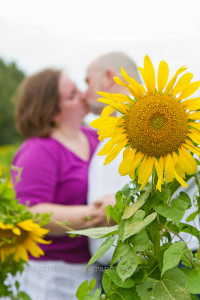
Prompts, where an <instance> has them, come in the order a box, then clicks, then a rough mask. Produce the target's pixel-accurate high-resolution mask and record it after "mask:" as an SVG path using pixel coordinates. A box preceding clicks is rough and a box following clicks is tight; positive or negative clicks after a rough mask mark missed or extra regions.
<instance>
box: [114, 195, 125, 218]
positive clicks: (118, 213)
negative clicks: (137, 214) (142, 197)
mask: <svg viewBox="0 0 200 300" xmlns="http://www.w3.org/2000/svg"><path fill="white" fill-rule="evenodd" d="M115 197H116V196H115ZM119 198H120V197H119ZM124 208H125V203H124V202H123V196H122V197H121V200H119V199H118V201H117V202H116V203H115V205H114V207H113V209H112V218H113V220H114V221H115V222H116V223H119V222H120V221H121V217H122V214H123V211H124Z"/></svg>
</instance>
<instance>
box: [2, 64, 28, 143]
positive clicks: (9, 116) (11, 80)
mask: <svg viewBox="0 0 200 300" xmlns="http://www.w3.org/2000/svg"><path fill="white" fill-rule="evenodd" d="M24 77H25V74H24V73H23V72H22V71H21V70H19V69H18V67H17V66H16V64H15V63H9V64H6V63H5V62H4V61H3V60H2V59H0V112H1V115H0V133H1V134H0V145H5V144H11V143H12V144H13V143H16V142H17V141H18V140H19V135H18V134H17V131H16V127H15V122H14V117H13V116H14V106H15V105H14V102H13V101H12V100H11V99H12V97H13V95H14V93H15V91H16V89H17V87H18V85H19V84H20V82H21V81H22V80H23V79H24Z"/></svg>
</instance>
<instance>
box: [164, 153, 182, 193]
mask: <svg viewBox="0 0 200 300" xmlns="http://www.w3.org/2000/svg"><path fill="white" fill-rule="evenodd" d="M174 177H175V178H176V179H177V181H178V182H179V183H180V184H181V185H182V186H183V187H187V184H186V182H185V181H184V180H183V179H182V178H181V177H180V176H179V175H178V174H177V172H176V170H175V168H174V160H173V158H172V156H171V154H168V155H167V157H166V158H165V181H166V182H172V181H173V180H174Z"/></svg>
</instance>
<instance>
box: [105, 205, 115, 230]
mask: <svg viewBox="0 0 200 300" xmlns="http://www.w3.org/2000/svg"><path fill="white" fill-rule="evenodd" d="M112 210H113V207H112V205H108V206H106V209H105V211H106V217H107V221H108V225H109V222H110V217H111V214H112Z"/></svg>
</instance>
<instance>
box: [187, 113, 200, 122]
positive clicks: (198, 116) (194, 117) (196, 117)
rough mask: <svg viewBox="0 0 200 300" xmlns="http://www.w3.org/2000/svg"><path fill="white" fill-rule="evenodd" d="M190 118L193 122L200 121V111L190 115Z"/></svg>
mask: <svg viewBox="0 0 200 300" xmlns="http://www.w3.org/2000/svg"><path fill="white" fill-rule="evenodd" d="M188 118H189V119H192V120H200V111H197V112H195V113H192V114H188Z"/></svg>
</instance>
